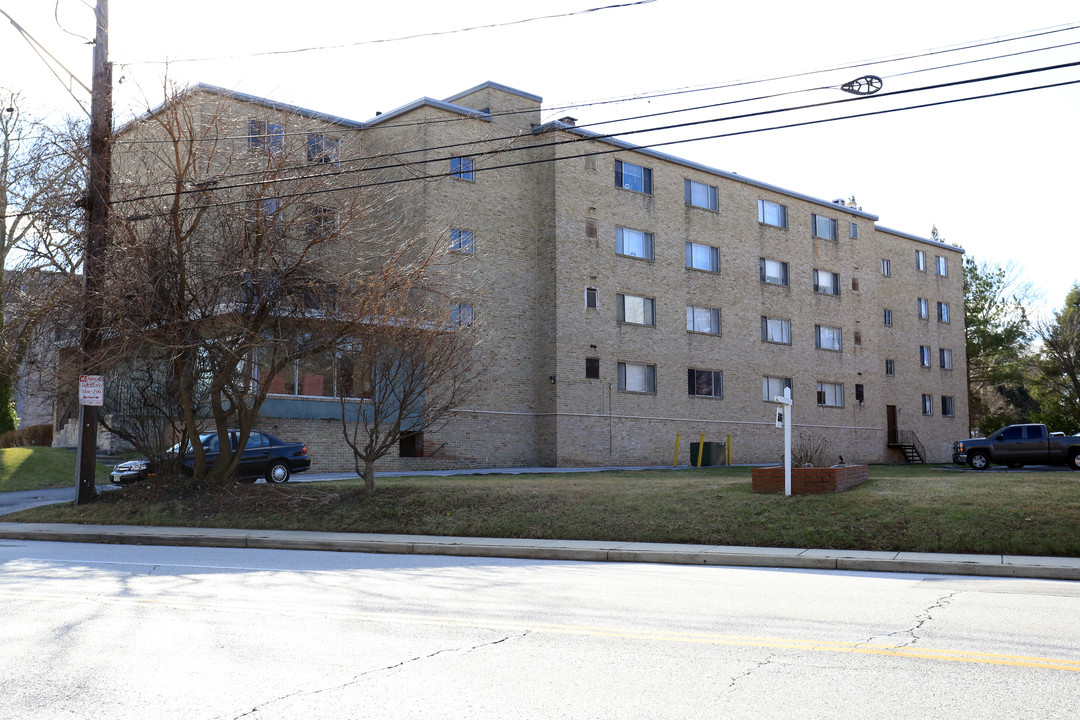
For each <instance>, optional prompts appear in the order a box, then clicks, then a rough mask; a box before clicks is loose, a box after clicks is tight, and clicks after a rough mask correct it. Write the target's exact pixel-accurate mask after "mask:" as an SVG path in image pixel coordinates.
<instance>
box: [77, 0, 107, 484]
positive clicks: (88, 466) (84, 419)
mask: <svg viewBox="0 0 1080 720" xmlns="http://www.w3.org/2000/svg"><path fill="white" fill-rule="evenodd" d="M94 17H95V19H96V21H97V32H96V33H95V34H94V78H93V83H92V85H91V88H90V90H91V97H90V181H89V186H88V188H87V197H86V211H87V212H86V215H87V222H86V246H85V249H84V250H83V278H84V282H85V286H84V290H83V297H84V301H83V306H84V310H83V338H82V341H83V357H82V363H83V373H84V375H87V376H90V377H95V376H94V375H93V374H92V373H93V368H94V366H96V365H97V362H98V357H97V356H98V353H99V352H100V350H101V309H100V301H101V299H100V296H99V291H100V288H101V270H102V268H101V264H102V261H103V257H102V256H103V254H104V251H105V246H106V244H107V241H108V234H107V233H108V223H109V197H110V194H109V180H110V177H109V176H110V174H111V165H110V157H109V154H110V144H111V142H112V66H111V65H110V64H109V2H108V0H97V9H96V11H95V14H94ZM81 384H82V383H80V385H81ZM80 390H81V388H80ZM100 405H101V403H100V402H99V403H97V404H96V405H92V404H89V403H87V404H83V403H80V404H79V453H78V455H79V467H78V469H77V471H76V480H75V504H76V505H80V504H82V503H87V502H90V501H91V500H93V499H94V498H96V497H97V488H96V487H95V486H94V473H95V471H96V469H97V462H96V461H97V425H98V413H97V409H98V406H100Z"/></svg>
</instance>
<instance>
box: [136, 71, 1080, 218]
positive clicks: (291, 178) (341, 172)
mask: <svg viewBox="0 0 1080 720" xmlns="http://www.w3.org/2000/svg"><path fill="white" fill-rule="evenodd" d="M1077 66H1080V61H1078V62H1072V63H1062V64H1059V65H1051V66H1046V67H1041V68H1030V69H1026V70H1018V71H1014V72H1009V73H999V74H996V75H988V76H984V77H978V78H968V79H964V80H955V81H951V82H946V83H938V84H935V85H927V86H923V87H917V88H908V89H906V90H897V91H895V92H891V93H885V94H877V95H871V96H868V97H851V98H842V99H839V100H828V101H825V102H820V103H808V104H804V105H796V106H791V107H784V108H776V109H772V110H761V111H757V112H752V113H743V114H740V115H730V116H726V117H720V118H709V119H705V120H693V121H689V122H684V123H673V124H670V125H662V126H658V127H651V128H640V129H637V130H626V131H622V132H617V133H609V134H593V135H590V136H588V137H581V138H574V139H570V140H559V141H553V142H548V143H533V144H529V145H523V146H518V147H512V148H505V149H501V150H490V151H482V152H479V153H475V154H474V155H473V157H474V158H476V157H482V158H490V157H494V156H497V155H502V154H505V153H509V152H520V151H523V150H534V149H539V148H543V147H552V146H557V145H567V144H573V143H579V142H590V141H597V140H610V139H613V138H616V137H623V136H626V135H639V134H642V133H649V132H659V131H665V130H679V129H685V128H688V127H696V126H699V125H708V124H713V123H718V122H727V121H731V120H745V119H749V118H755V117H763V116H767V115H776V114H779V113H786V112H794V111H798V110H809V109H815V108H822V107H829V106H833V105H842V104H846V103H851V102H859V101H863V100H870V99H872V98H876V99H881V98H892V97H896V96H899V95H908V94H911V93H916V92H925V91H928V90H940V89H943V88H950V87H957V86H961V85H969V84H972V83H979V82H989V81H993V80H1002V79H1006V78H1012V77H1020V76H1023V75H1029V74H1032V73H1039V72H1048V71H1052V70H1061V69H1065V68H1071V67H1077ZM918 107H922V106H918ZM927 107H929V105H928V106H927ZM784 127H786V126H784ZM517 137H519V136H514V138H511V139H516V138H517ZM721 137H723V136H721ZM702 139H708V138H702ZM488 142H491V141H488ZM449 147H453V146H449ZM640 147H653V146H652V145H642V146H640ZM438 149H444V148H421V149H419V150H409V151H402V152H400V153H384V154H383V155H382V157H385V156H387V155H404V154H409V153H414V152H431V151H432V150H438ZM450 158H451V156H442V157H438V158H432V159H428V160H417V161H415V162H402V163H391V164H384V165H377V166H373V167H364V168H354V169H345V170H337V171H331V172H319V173H316V174H310V175H303V174H301V175H292V176H288V177H281V178H268V179H264V180H260V181H258V182H252V183H238V184H232V185H219V186H214V187H212V188H196V189H192V190H182V191H179V192H180V193H181V194H190V193H198V192H206V191H208V190H213V191H219V190H235V189H243V188H250V187H266V186H267V185H273V184H277V183H283V182H297V181H300V180H311V179H325V178H329V177H336V176H341V175H351V174H357V173H364V172H375V171H378V170H392V169H398V168H405V167H416V166H419V165H426V164H431V163H437V162H446V161H448V160H449V159H450ZM373 159H375V158H373ZM264 172H265V171H261V173H264ZM261 173H260V174H261ZM247 175H249V173H240V174H237V175H235V176H233V175H228V176H222V177H220V178H215V182H220V181H221V180H222V179H228V178H231V177H246V176H247ZM435 177H440V176H435ZM175 194H177V193H174V192H168V193H160V194H149V195H141V196H138V197H135V198H129V199H125V200H118V201H116V202H136V201H142V200H152V199H157V198H163V197H173V196H174V195H175ZM282 197H288V196H287V195H284V196H282Z"/></svg>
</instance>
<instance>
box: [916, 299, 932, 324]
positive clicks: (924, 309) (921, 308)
mask: <svg viewBox="0 0 1080 720" xmlns="http://www.w3.org/2000/svg"><path fill="white" fill-rule="evenodd" d="M915 305H916V308H917V309H918V312H919V319H920V320H928V319H929V318H930V301H928V300H927V299H926V298H919V299H918V300H916V302H915Z"/></svg>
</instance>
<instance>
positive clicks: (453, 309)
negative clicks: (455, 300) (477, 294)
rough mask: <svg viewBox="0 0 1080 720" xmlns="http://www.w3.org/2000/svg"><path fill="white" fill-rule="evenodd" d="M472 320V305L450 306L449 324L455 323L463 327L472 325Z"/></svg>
mask: <svg viewBox="0 0 1080 720" xmlns="http://www.w3.org/2000/svg"><path fill="white" fill-rule="evenodd" d="M472 320H473V307H472V305H460V304H454V305H451V306H450V324H451V325H457V326H458V327H465V326H467V325H472Z"/></svg>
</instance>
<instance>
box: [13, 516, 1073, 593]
mask: <svg viewBox="0 0 1080 720" xmlns="http://www.w3.org/2000/svg"><path fill="white" fill-rule="evenodd" d="M0 539H9V540H11V539H17V540H48V541H56V542H95V543H117V544H127V545H185V546H196V547H229V548H274V549H283V550H333V551H339V552H365V553H394V554H403V555H457V556H470V557H500V558H521V559H537V560H579V561H588V562H648V563H670V564H676V565H726V566H738V567H765V568H801V569H812V570H847V571H868V572H908V573H931V574H942V575H984V576H997V577H1024V578H1039V579H1050V580H1080V558H1057V557H1021V556H1010V555H946V554H935V553H910V552H877V551H868V550H812V549H805V548H804V549H798V548H757V547H738V546H726V545H667V544H660V543H635V542H615V541H597V540H528V539H509V538H507V539H500V538H470V537H440V536H426V535H380V534H374V533H332V532H298V531H288V530H228V529H214V528H174V527H141V526H133V525H68V524H39V523H14V522H0Z"/></svg>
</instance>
